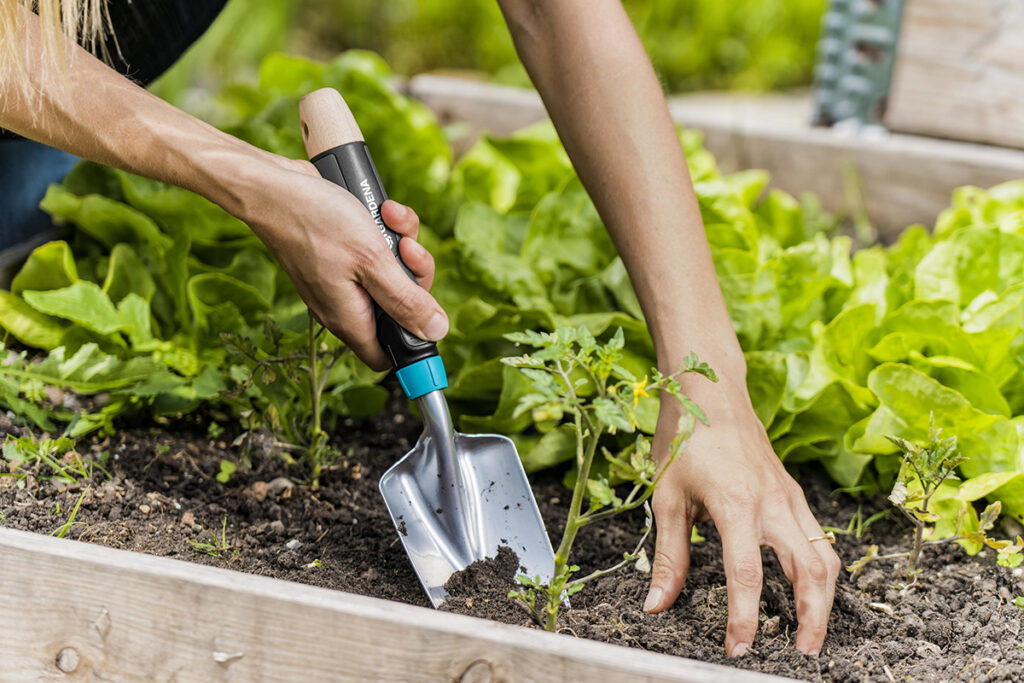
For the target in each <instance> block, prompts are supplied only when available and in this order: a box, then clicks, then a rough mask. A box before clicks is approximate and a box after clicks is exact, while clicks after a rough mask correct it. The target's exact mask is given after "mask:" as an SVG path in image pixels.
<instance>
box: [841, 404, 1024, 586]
mask: <svg viewBox="0 0 1024 683" xmlns="http://www.w3.org/2000/svg"><path fill="white" fill-rule="evenodd" d="M888 438H889V440H890V441H892V442H893V443H894V444H896V446H897V447H898V448H899V449H900V452H901V453H902V454H903V461H902V464H901V466H900V471H899V474H898V475H897V477H896V483H895V484H894V485H893V487H892V492H891V493H890V494H889V501H890V502H891V503H892V504H893V506H895V508H896V509H897V510H899V511H900V512H901V513H902V514H903V515H904V516H905V517H906V518H907V519H908V520H910V522H911V523H912V524H913V525H914V539H913V542H912V545H911V547H910V550H907V551H905V552H898V553H891V554H888V555H879V554H878V546H876V545H873V546H871V547H870V548H869V549H868V552H867V553H866V554H865V555H864V557H862V558H860V559H859V560H857V561H856V562H854V563H853V564H851V565H850V566H849V567H847V568H846V569H847V571H849V572H851V573H852V574H854V575H857V574H859V573H860V572H862V571H863V570H864V568H865V567H866V566H867V565H868V564H870V563H871V562H874V561H877V560H893V559H900V558H905V559H906V565H905V567H904V568H903V573H904V574H905V575H906V576H907V577H908V578H911V579H912V580H916V576H917V574H918V573H920V571H921V570H920V568H919V564H920V560H921V552H922V551H923V550H924V548H925V546H927V545H940V544H946V543H954V542H957V541H960V542H965V543H968V544H971V545H973V546H975V547H978V548H980V547H983V546H988V547H990V548H992V549H994V550H996V552H997V553H998V556H997V562H998V563H999V564H1000V565H1002V566H1005V567H1016V566H1017V565H1019V564H1020V563H1021V561H1022V560H1024V554H1022V553H1021V551H1022V550H1024V540H1022V539H1021V538H1020V537H1019V536H1018V537H1017V540H1016V541H1015V542H1014V541H1009V540H999V539H995V538H992V537H991V536H989V534H988V532H989V531H991V530H992V529H993V527H994V526H995V523H996V520H997V519H998V518H999V513H1000V512H1001V511H1002V503H1000V502H999V501H996V502H994V503H991V504H990V505H988V507H986V508H985V509H984V511H982V513H981V515H980V516H978V517H977V520H976V521H975V520H974V519H973V516H974V511H973V509H972V508H971V509H969V508H970V503H968V502H966V501H964V502H963V503H962V505H961V507H960V510H959V512H958V514H957V519H956V527H955V531H954V533H953V535H952V536H949V537H947V538H938V539H933V538H930V537H931V536H932V535H934V531H935V527H934V525H935V523H936V522H938V521H940V519H941V518H940V516H939V515H938V514H937V513H936V512H935V511H934V510H932V509H931V503H932V499H933V497H934V496H935V494H936V493H937V492H938V490H939V487H941V486H942V484H943V483H944V482H946V481H951V480H956V479H958V477H957V474H956V469H957V467H959V466H960V464H961V463H963V462H964V461H965V460H966V458H964V457H963V456H962V455H960V451H959V448H958V446H957V439H956V437H955V436H950V437H948V438H945V439H944V438H942V432H941V430H940V429H937V428H936V427H935V420H934V416H933V418H932V425H931V429H930V430H929V435H928V441H927V443H925V444H924V445H919V444H916V443H913V442H911V441H908V440H907V439H903V438H900V437H898V436H889V437H888ZM910 585H913V581H912V582H911V584H910Z"/></svg>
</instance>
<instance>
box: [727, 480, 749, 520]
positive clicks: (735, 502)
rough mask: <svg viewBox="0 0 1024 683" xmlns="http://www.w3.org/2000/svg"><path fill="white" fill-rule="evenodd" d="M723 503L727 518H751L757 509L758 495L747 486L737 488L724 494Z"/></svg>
mask: <svg viewBox="0 0 1024 683" xmlns="http://www.w3.org/2000/svg"><path fill="white" fill-rule="evenodd" d="M722 503H723V505H721V509H722V510H723V512H724V513H725V515H726V517H737V518H739V517H743V518H749V517H750V515H751V513H752V512H753V511H754V510H755V509H756V507H757V493H756V492H755V491H753V490H752V489H750V488H749V487H747V486H735V487H733V488H732V489H731V490H729V491H727V492H725V493H724V499H723V501H722Z"/></svg>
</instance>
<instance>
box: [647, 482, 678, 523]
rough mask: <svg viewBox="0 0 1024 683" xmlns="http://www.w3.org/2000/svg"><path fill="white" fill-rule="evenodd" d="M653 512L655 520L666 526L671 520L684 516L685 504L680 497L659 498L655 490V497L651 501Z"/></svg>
mask: <svg viewBox="0 0 1024 683" xmlns="http://www.w3.org/2000/svg"><path fill="white" fill-rule="evenodd" d="M651 510H652V511H653V512H654V519H655V520H656V521H658V522H660V523H661V524H662V525H666V524H668V523H669V521H670V520H675V519H679V518H681V517H682V516H683V503H682V501H681V500H679V498H678V497H671V496H658V495H657V489H655V495H654V497H653V498H652V499H651Z"/></svg>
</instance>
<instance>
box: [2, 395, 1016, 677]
mask: <svg viewBox="0 0 1024 683" xmlns="http://www.w3.org/2000/svg"><path fill="white" fill-rule="evenodd" d="M0 422H6V421H0ZM4 426H5V425H4V424H0V428H4ZM6 429H7V430H8V431H17V429H16V428H14V427H13V426H11V425H10V424H9V423H8V424H7V425H6ZM175 430H176V431H175V432H173V433H172V432H169V431H164V430H150V429H140V428H136V429H131V430H127V431H124V432H121V433H119V434H117V435H115V436H112V437H110V438H108V439H103V440H99V439H95V440H85V441H83V442H82V443H80V444H79V448H80V450H81V451H82V452H83V453H84V454H86V455H89V456H91V457H98V456H99V455H100V454H101V453H102V452H103V451H107V452H108V454H109V457H108V460H107V464H106V466H105V467H106V469H107V470H108V471H109V472H110V475H111V476H110V478H108V477H106V476H104V475H102V474H100V475H97V476H95V477H94V478H93V479H92V480H88V481H82V482H80V483H77V484H74V485H71V486H58V485H56V484H54V483H53V482H51V481H47V480H45V479H43V478H36V477H31V476H30V477H28V478H25V479H20V480H19V479H12V478H0V523H2V524H4V525H6V526H9V527H12V528H17V529H26V530H31V531H36V532H39V533H51V532H53V531H54V530H55V529H57V528H58V527H60V526H61V525H62V524H64V523H65V522H66V521H67V519H68V515H69V514H70V511H71V510H72V509H73V508H74V506H75V504H76V502H77V501H78V500H79V499H81V508H80V510H79V511H78V513H77V515H76V518H75V520H74V522H75V523H74V524H73V525H72V526H71V527H70V529H69V530H68V532H67V537H68V538H75V539H78V540H82V541H89V542H92V543H98V544H101V545H106V546H110V547H115V548H125V549H130V550H136V551H141V552H146V553H151V554H154V555H162V556H166V557H175V558H178V559H184V560H189V561H193V562H199V563H202V564H208V565H215V566H220V567H226V568H229V569H236V570H239V571H244V572H250V573H254V574H263V575H267V576H274V577H277V578H281V579H286V580H291V581H299V582H302V583H309V584H313V585H317V586H323V587H327V588H332V589H338V590H345V591H350V592H355V593H362V594H364V595H372V596H376V597H383V598H389V599H392V600H399V601H402V602H407V603H411V604H414V605H421V606H427V605H428V602H427V599H426V597H425V595H424V594H423V592H422V589H421V588H420V585H419V583H418V581H417V579H416V576H415V574H414V573H413V571H412V569H411V567H410V565H409V563H408V560H407V559H406V557H405V554H404V552H403V551H402V546H401V544H400V543H399V541H398V536H397V533H396V531H395V528H394V526H393V525H392V523H391V520H390V518H389V517H388V515H387V512H386V510H385V509H384V505H383V502H382V501H381V498H380V495H379V493H378V492H377V479H378V477H379V476H380V475H381V473H382V472H383V471H384V469H385V468H386V467H387V466H388V465H390V463H391V462H393V461H394V460H395V459H396V458H397V457H399V456H400V455H401V454H402V453H404V452H405V451H406V450H408V448H409V447H410V446H411V444H412V443H413V442H414V441H415V438H416V436H417V432H418V423H417V422H416V420H415V419H414V418H412V417H411V416H410V415H409V414H408V412H406V411H405V409H404V406H403V405H402V402H401V401H396V403H395V406H394V409H393V410H392V411H390V412H388V413H387V414H384V415H381V416H378V417H376V418H373V419H370V420H365V421H358V422H352V421H350V422H349V423H348V424H346V425H345V426H344V427H343V428H342V429H341V430H339V434H338V436H337V444H338V445H339V447H340V448H341V452H342V453H343V454H344V458H343V459H342V460H341V461H340V462H339V463H337V464H336V465H335V466H333V467H332V468H330V469H329V470H328V471H326V472H325V474H324V475H323V477H322V480H321V486H320V489H319V490H317V491H312V490H310V487H309V486H308V485H307V484H304V483H302V481H301V479H299V478H296V477H297V476H298V475H299V473H300V471H299V470H297V469H294V468H293V469H292V470H288V469H287V468H286V467H285V466H284V465H283V464H282V463H281V461H280V460H279V459H277V458H276V457H273V456H270V455H267V454H264V453H253V454H252V469H251V470H249V471H239V472H237V473H236V474H235V475H234V476H233V477H232V478H231V480H230V481H229V482H228V483H227V484H221V483H219V482H218V481H217V480H216V478H215V477H216V474H217V472H218V471H219V469H220V461H221V459H228V460H232V461H238V459H239V453H238V450H237V449H233V448H231V447H229V445H228V442H227V441H220V440H211V439H209V438H207V437H206V436H205V431H206V430H205V425H200V424H184V425H176V426H175ZM227 436H228V435H225V438H226V437H227ZM289 475H290V476H292V477H293V479H292V480H288V479H286V478H287V477H288V476H289ZM803 483H804V486H805V489H806V491H807V494H808V498H809V500H810V502H811V505H812V508H813V509H814V510H815V512H816V514H817V515H818V519H819V521H821V522H822V524H827V525H833V526H837V527H843V528H845V527H846V525H847V524H848V523H849V521H850V519H851V518H852V516H853V515H854V513H855V512H856V510H857V505H858V503H857V501H854V500H853V499H851V498H849V497H847V496H833V495H831V493H830V492H831V486H830V485H829V483H828V481H827V480H826V479H824V478H823V477H821V476H808V477H806V478H805V479H804V482H803ZM535 490H536V494H537V499H538V501H539V503H540V505H541V508H542V512H543V514H544V517H545V519H546V521H547V524H548V529H549V531H550V532H551V534H552V535H553V537H555V536H556V535H557V534H558V533H559V532H560V528H559V527H560V520H562V519H564V515H565V512H566V509H567V506H568V493H569V492H568V491H567V490H565V489H564V488H563V487H562V486H561V484H560V483H558V480H557V477H556V476H555V475H554V474H552V475H548V476H547V477H542V478H540V480H538V481H537V482H536V484H535ZM862 504H863V507H864V510H865V511H874V510H877V509H882V507H883V501H874V502H872V501H862ZM58 505H59V506H60V512H59V513H58V512H57V506H58ZM865 516H866V515H865ZM642 523H643V519H642V514H637V515H630V516H627V517H626V518H622V519H618V520H613V521H612V522H611V523H610V524H607V525H604V526H600V527H597V528H588V529H585V530H584V531H583V532H582V533H581V534H580V536H579V539H578V541H577V544H576V559H575V561H576V562H577V563H578V564H579V565H580V566H581V570H582V572H584V573H587V572H589V571H592V570H594V569H597V568H602V567H606V566H609V565H611V564H614V563H615V562H616V561H618V559H620V558H621V555H622V552H623V551H624V550H629V549H632V548H633V546H634V545H635V543H636V541H637V538H638V533H639V530H640V528H641V526H642ZM225 524H226V532H225V533H224V542H221V530H222V528H224V525H225ZM705 526H706V528H702V529H701V532H702V533H703V534H704V535H705V536H707V541H706V542H703V543H700V544H697V545H695V546H694V548H693V551H692V567H691V570H690V573H689V578H688V580H687V585H686V588H685V589H684V590H683V593H682V595H681V596H680V598H679V600H678V602H677V603H676V606H675V607H674V608H673V609H671V610H669V611H668V612H666V613H664V614H660V615H653V616H651V615H645V614H644V613H643V612H642V611H641V605H642V603H643V599H644V597H645V594H646V588H647V582H648V580H649V575H648V574H644V573H641V572H639V571H638V570H636V569H635V568H632V567H630V568H627V569H626V570H623V571H621V572H619V573H616V574H613V575H610V576H607V577H604V578H601V579H598V580H597V581H595V582H594V583H593V584H591V585H588V587H587V588H586V589H585V590H584V591H583V592H581V593H579V594H577V595H575V596H574V597H573V599H572V608H571V609H569V610H566V611H565V612H564V614H563V616H562V618H561V620H560V630H561V631H562V632H564V633H569V634H572V635H576V636H579V637H584V638H592V639H595V640H601V641H606V642H612V643H617V644H621V645H627V646H631V647H639V648H643V649H647V650H651V651H655V652H664V653H669V654H675V655H682V656H685V657H691V658H695V659H700V660H703V661H709V662H718V663H723V664H730V665H734V666H740V667H742V668H745V669H753V670H757V671H764V672H768V673H773V674H777V675H782V676H792V677H796V678H803V679H809V680H832V681H864V680H868V681H895V680H896V679H904V680H907V679H912V680H972V681H979V682H980V681H990V680H1017V679H1019V678H1020V673H1019V672H1020V671H1022V670H1024V634H1022V633H1021V620H1022V618H1024V611H1022V610H1020V609H1019V608H1017V607H1015V606H1014V605H1013V604H1012V600H1013V598H1014V597H1015V596H1017V595H1021V594H1024V581H1022V578H1021V577H1022V574H1024V572H1022V571H1020V570H1019V569H1018V570H1008V569H1004V568H1001V567H998V566H996V565H995V563H994V557H992V553H991V552H989V553H987V554H984V553H983V554H981V555H979V556H977V557H974V558H968V557H967V556H966V555H965V554H964V553H963V551H962V550H960V549H959V547H955V546H952V547H935V548H930V549H929V550H927V551H926V557H925V560H924V562H923V564H924V568H925V571H924V573H923V574H922V575H921V577H920V578H919V579H918V581H917V583H916V585H915V586H914V587H912V588H910V589H908V590H903V591H901V590H900V584H901V579H900V578H899V576H898V574H897V572H896V571H895V569H894V567H893V565H892V563H885V564H882V563H879V564H876V565H874V566H872V567H871V568H869V569H868V570H867V571H865V572H864V573H863V574H862V575H861V576H859V577H857V578H856V579H852V580H851V578H850V577H849V576H847V575H844V576H842V577H840V585H839V588H838V590H837V592H836V603H835V608H834V610H833V614H832V619H831V622H830V630H829V636H828V639H827V640H826V641H825V647H824V648H823V650H822V654H821V655H820V656H819V657H816V658H811V657H805V656H804V655H801V654H800V653H799V652H797V651H796V649H795V648H794V647H793V635H794V633H795V629H796V620H795V615H794V608H793V599H792V593H791V589H790V586H789V583H788V581H787V580H786V578H785V576H784V575H783V573H782V570H781V568H780V567H779V565H778V563H777V562H776V561H775V559H774V556H772V555H771V553H770V552H768V551H766V552H765V553H764V560H765V574H766V583H765V588H764V592H763V594H762V602H761V605H762V615H761V619H762V622H761V629H760V631H759V634H758V638H757V640H756V642H755V643H754V647H753V648H752V650H751V652H750V653H749V654H748V655H747V656H745V657H743V658H741V659H738V660H734V659H730V658H729V657H727V656H726V655H725V652H724V648H723V641H724V638H725V626H726V609H727V603H726V591H725V579H724V574H723V571H722V562H721V555H720V553H721V547H720V544H719V541H718V536H717V534H716V533H715V530H714V527H713V526H712V525H710V524H709V525H705ZM907 538H908V530H907V528H906V526H905V525H904V524H903V523H902V522H901V521H900V520H898V519H896V518H895V517H893V516H890V517H889V518H886V519H883V520H881V521H879V522H877V523H875V524H874V525H873V526H871V527H870V528H869V529H868V531H867V533H866V534H865V535H864V537H863V538H861V539H860V540H858V539H856V538H854V537H853V536H847V535H841V536H840V537H839V540H838V543H837V545H836V549H837V551H838V552H839V554H840V556H841V557H842V558H843V560H844V562H846V563H849V562H852V561H853V560H855V559H857V558H858V557H860V556H861V555H863V554H864V552H865V551H866V550H867V548H868V546H869V545H870V544H872V543H876V544H879V545H880V546H881V549H882V552H892V551H896V550H899V549H901V547H902V544H904V543H905V540H906V539H907ZM204 543H205V544H209V545H208V546H201V545H199V544H204ZM215 546H220V547H215ZM646 550H647V553H648V554H653V543H652V542H651V541H648V545H647V548H646ZM516 565H517V561H516V559H515V557H514V555H512V554H511V553H507V554H502V555H501V556H500V557H499V558H498V560H497V562H496V563H494V562H492V563H484V564H483V565H482V566H480V567H474V568H473V569H471V570H470V571H468V572H464V573H463V574H461V575H459V576H457V577H455V578H454V579H453V583H452V584H450V586H449V588H450V592H451V596H452V597H451V599H450V600H449V602H448V604H447V605H446V608H447V609H449V610H451V611H457V612H462V613H468V614H472V615H475V616H482V617H488V618H493V619H497V620H499V621H505V622H508V623H514V624H521V625H524V626H529V625H530V624H531V622H530V619H529V616H528V615H527V614H526V612H525V610H524V609H523V608H522V607H521V606H520V605H519V604H518V603H516V602H514V601H513V600H511V599H510V598H508V597H507V593H508V591H509V590H510V588H512V580H513V577H514V574H515V572H516Z"/></svg>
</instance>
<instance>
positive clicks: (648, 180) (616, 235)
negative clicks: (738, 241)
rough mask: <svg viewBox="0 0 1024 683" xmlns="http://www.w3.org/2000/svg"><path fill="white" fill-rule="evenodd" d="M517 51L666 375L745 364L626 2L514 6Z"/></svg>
mask: <svg viewBox="0 0 1024 683" xmlns="http://www.w3.org/2000/svg"><path fill="white" fill-rule="evenodd" d="M501 4H502V9H503V11H504V12H505V15H506V19H507V20H508V22H509V26H510V28H511V30H512V35H513V38H514V40H515V43H516V48H517V50H518V52H519V54H520V57H521V58H522V60H523V63H524V64H525V66H526V68H527V70H528V71H529V73H530V76H531V77H532V78H533V81H534V83H535V84H536V86H537V89H538V90H539V91H540V94H541V96H542V97H543V99H544V103H545V105H546V106H547V109H548V112H549V113H550V114H551V118H552V120H553V121H554V124H555V127H556V128H557V129H558V133H559V136H560V137H561V139H562V141H563V143H564V144H565V147H566V151H567V152H568V153H569V156H570V158H571V159H572V162H573V165H574V166H575V168H576V170H577V172H578V174H579V176H580V179H581V180H582V181H583V184H584V185H585V187H586V188H587V190H588V192H589V194H590V196H591V197H592V198H593V200H594V203H595V205H596V206H597V210H598V212H599V213H600V215H601V218H602V219H603V220H604V222H605V225H606V226H607V227H608V231H609V233H610V234H611V236H612V239H613V240H614V242H615V245H616V247H617V248H618V250H619V253H620V254H621V256H622V259H623V261H624V262H625V264H626V268H627V270H628V271H629V274H630V278H631V279H632V282H633V286H634V287H635V289H636V292H637V297H638V298H639V300H640V303H641V306H642V307H643V311H644V315H645V317H646V319H647V324H648V327H649V329H650V332H651V336H652V338H653V340H654V344H655V348H656V349H657V352H658V360H659V364H661V366H662V368H663V369H664V370H669V369H673V368H675V367H676V366H678V364H679V361H680V360H681V358H682V357H683V356H684V355H685V354H687V353H688V352H689V351H691V350H692V351H696V352H697V353H698V355H700V356H701V358H702V359H704V360H706V361H708V362H709V363H711V364H712V365H713V366H714V367H715V368H716V369H717V370H718V371H719V373H720V374H723V375H725V376H726V378H727V379H729V378H735V379H736V380H738V381H739V382H740V383H742V380H743V373H744V372H745V365H744V362H743V356H742V352H741V351H740V348H739V344H738V342H737V340H736V335H735V333H734V331H733V328H732V325H731V323H730V321H729V317H728V314H727V312H726V308H725V303H724V300H723V297H722V293H721V289H720V288H719V285H718V280H717V278H716V277H715V271H714V266H713V264H712V261H711V253H710V249H709V247H708V243H707V239H706V237H705V235H704V229H703V224H702V221H701V217H700V210H699V208H698V206H697V200H696V197H695V195H694V192H693V185H692V183H691V181H690V176H689V172H688V170H687V168H686V161H685V158H684V156H683V152H682V148H681V146H680V144H679V139H678V136H677V134H676V130H675V126H674V124H673V123H672V120H671V119H670V117H669V114H668V109H667V107H666V105H665V99H664V96H663V95H662V92H661V88H660V86H659V84H658V81H657V78H656V77H655V75H654V71H653V69H652V68H651V65H650V62H649V61H648V59H647V55H646V54H645V52H644V49H643V46H642V45H641V43H640V40H639V38H638V37H637V35H636V32H635V31H634V30H633V27H632V25H631V24H630V23H629V19H628V17H627V16H626V14H625V11H624V10H623V9H622V6H621V4H620V3H619V2H612V1H610V0H599V1H596V2H595V1H594V0H548V1H546V2H529V1H527V0H504V1H503V2H502V3H501Z"/></svg>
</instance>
